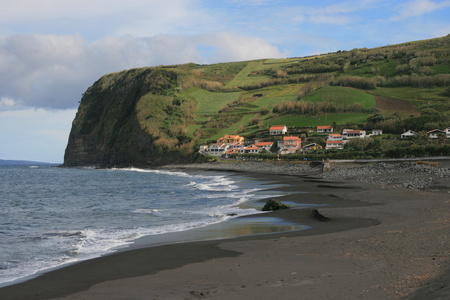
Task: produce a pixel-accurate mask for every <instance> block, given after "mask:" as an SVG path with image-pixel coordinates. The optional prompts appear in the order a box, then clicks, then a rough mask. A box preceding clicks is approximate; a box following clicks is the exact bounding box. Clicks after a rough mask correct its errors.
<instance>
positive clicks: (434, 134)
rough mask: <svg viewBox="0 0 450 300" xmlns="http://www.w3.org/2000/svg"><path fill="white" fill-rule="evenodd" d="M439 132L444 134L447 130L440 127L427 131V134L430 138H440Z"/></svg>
mask: <svg viewBox="0 0 450 300" xmlns="http://www.w3.org/2000/svg"><path fill="white" fill-rule="evenodd" d="M439 134H444V135H446V133H445V131H443V130H440V129H433V130H430V131H428V132H427V136H428V137H429V138H430V139H438V138H439Z"/></svg>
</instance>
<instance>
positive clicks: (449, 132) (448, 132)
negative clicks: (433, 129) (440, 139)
mask: <svg viewBox="0 0 450 300" xmlns="http://www.w3.org/2000/svg"><path fill="white" fill-rule="evenodd" d="M444 131H445V136H446V137H447V138H448V139H450V127H448V128H445V130H444Z"/></svg>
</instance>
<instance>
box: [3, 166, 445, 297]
mask: <svg viewBox="0 0 450 300" xmlns="http://www.w3.org/2000/svg"><path fill="white" fill-rule="evenodd" d="M449 166H450V165H449V162H448V161H444V160H442V161H438V162H426V161H425V162H423V161H421V162H412V163H395V164H394V163H390V164H389V163H388V164H384V165H383V164H379V163H377V164H364V165H361V164H355V163H348V164H333V163H331V164H330V166H329V169H327V170H326V171H325V170H324V168H323V166H320V165H314V164H313V165H311V164H309V163H304V162H302V163H286V162H283V163H260V162H229V163H220V164H218V163H210V164H203V165H184V166H182V165H177V166H169V167H166V169H189V168H192V169H195V170H205V172H208V170H226V171H233V172H240V173H239V174H248V176H252V177H255V178H258V179H260V180H262V181H266V182H267V183H271V184H273V183H276V184H280V186H279V187H276V189H277V190H280V191H283V192H285V193H286V194H285V195H283V196H281V197H278V198H277V199H278V200H280V201H281V202H283V203H288V204H290V203H294V204H295V203H311V204H315V205H317V206H315V207H311V208H306V209H295V208H292V209H287V210H280V211H275V212H271V213H269V214H265V216H270V217H273V218H280V219H283V220H286V221H289V222H294V223H298V224H306V225H307V226H309V227H310V228H309V229H307V230H299V231H286V232H279V233H273V234H252V230H251V229H252V228H251V226H252V225H251V222H248V223H245V224H250V225H247V226H248V228H245V226H244V228H242V230H246V229H247V230H248V232H249V233H248V234H247V235H244V236H241V237H236V238H227V239H214V240H206V241H204V240H203V241H196V242H183V243H176V244H169V245H161V246H156V247H150V248H145V247H142V248H140V247H136V248H134V249H130V250H129V251H121V252H118V253H115V254H111V255H106V256H103V257H100V258H96V259H92V260H88V261H84V262H80V263H77V264H74V265H71V266H68V267H65V268H61V269H57V270H55V271H52V272H48V273H45V274H43V275H42V276H39V277H37V278H35V279H32V280H29V281H26V282H23V283H19V284H16V285H12V286H7V287H4V288H1V289H0V299H274V298H278V299H448V298H450V290H449V283H450V282H449V278H450V264H449V263H450V247H449V243H450V237H449V232H450V209H449V208H450V194H449V188H450V183H449V181H450V177H449V169H448V168H449ZM298 191H301V192H302V193H297V192H298ZM263 205H264V202H263V201H262V202H261V207H262V206H263ZM258 216H259V215H254V216H246V217H243V218H246V220H251V218H257V217H258ZM223 230H227V225H226V224H224V225H223Z"/></svg>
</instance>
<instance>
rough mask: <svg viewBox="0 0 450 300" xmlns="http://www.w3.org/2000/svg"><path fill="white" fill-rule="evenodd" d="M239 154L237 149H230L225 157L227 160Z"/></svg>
mask: <svg viewBox="0 0 450 300" xmlns="http://www.w3.org/2000/svg"><path fill="white" fill-rule="evenodd" d="M238 152H239V150H236V149H228V150H227V151H226V152H225V154H224V156H225V157H226V158H229V157H230V156H231V155H232V154H238Z"/></svg>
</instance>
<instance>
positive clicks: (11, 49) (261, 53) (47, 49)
mask: <svg viewBox="0 0 450 300" xmlns="http://www.w3.org/2000/svg"><path fill="white" fill-rule="evenodd" d="M279 57H286V54H283V53H281V52H280V51H279V50H278V49H277V48H276V47H274V46H272V45H271V44H270V43H268V42H266V41H264V40H262V39H259V38H252V37H246V36H240V35H236V34H233V33H227V32H224V33H217V34H205V35H197V36H190V37H186V36H181V35H159V36H154V37H147V38H134V37H130V36H125V37H105V38H103V39H100V40H98V41H95V42H92V43H88V42H87V41H86V40H85V39H84V38H83V37H82V36H81V35H79V34H76V35H13V36H8V37H0V77H1V78H3V80H2V81H1V82H0V91H2V95H1V96H2V98H1V101H0V110H5V109H23V108H24V107H34V108H45V109H69V108H75V107H76V106H77V105H78V100H80V97H81V94H82V93H83V92H84V91H85V90H86V89H87V87H89V86H90V85H91V84H92V83H93V82H94V81H95V80H97V79H98V78H99V77H100V76H102V75H103V74H106V73H110V72H116V71H121V70H124V69H129V68H136V67H143V66H153V65H161V64H162V65H165V64H183V63H188V62H194V63H215V62H227V61H239V60H249V59H257V58H279Z"/></svg>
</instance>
